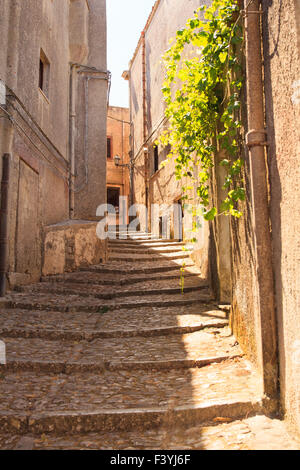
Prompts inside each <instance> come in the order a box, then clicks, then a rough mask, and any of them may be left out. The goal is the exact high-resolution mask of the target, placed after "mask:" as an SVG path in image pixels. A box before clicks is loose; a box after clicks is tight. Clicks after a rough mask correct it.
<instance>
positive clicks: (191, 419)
mask: <svg viewBox="0 0 300 470" xmlns="http://www.w3.org/2000/svg"><path fill="white" fill-rule="evenodd" d="M264 408H265V400H264V399H261V398H260V397H253V399H252V400H250V399H249V400H243V401H235V400H232V401H214V400H210V401H208V402H207V403H205V404H202V405H194V406H179V407H175V408H173V409H170V408H168V407H161V408H146V409H142V408H138V409H123V410H115V409H112V410H103V409H99V410H97V411H93V412H91V411H84V410H82V411H80V412H68V411H66V412H49V413H47V412H46V413H36V414H35V413H33V414H29V413H23V414H22V413H20V414H13V413H3V412H0V428H1V432H2V433H17V434H26V433H30V434H33V435H40V434H42V433H45V434H53V433H55V434H56V435H60V434H65V433H67V434H68V435H70V434H73V435H75V434H79V433H88V432H94V431H98V432H100V431H106V432H113V431H130V430H137V429H138V430H140V431H143V430H148V429H157V428H161V427H170V426H172V427H174V426H186V425H190V426H195V425H199V424H204V423H205V424H207V425H208V424H210V423H211V424H212V423H213V420H214V419H216V418H226V419H230V420H231V421H235V420H238V419H244V418H245V417H247V418H248V417H251V416H255V415H259V414H260V415H261V414H264ZM214 424H215V423H214Z"/></svg>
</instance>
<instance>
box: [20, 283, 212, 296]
mask: <svg viewBox="0 0 300 470" xmlns="http://www.w3.org/2000/svg"><path fill="white" fill-rule="evenodd" d="M59 287H60V286H57V288H55V287H54V288H53V287H51V288H49V289H47V287H46V286H44V285H43V283H41V288H42V290H34V289H33V290H31V287H30V286H25V287H24V286H18V287H17V288H16V289H15V292H20V293H25V294H26V293H27V294H55V295H62V296H64V295H76V296H79V297H83V298H89V297H90V298H94V299H103V300H114V299H119V298H121V297H145V296H147V295H172V294H175V295H180V294H181V293H182V291H181V288H180V287H173V288H172V287H171V288H167V289H149V290H127V291H120V292H107V293H102V292H101V293H97V292H94V293H93V292H84V291H76V290H73V289H69V288H64V287H62V289H61V290H59ZM205 289H209V286H208V285H201V284H200V285H198V286H189V287H185V288H184V290H183V293H185V294H188V293H190V292H197V291H198V290H199V291H200V290H205Z"/></svg>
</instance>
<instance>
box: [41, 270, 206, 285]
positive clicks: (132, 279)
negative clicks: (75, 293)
mask: <svg viewBox="0 0 300 470" xmlns="http://www.w3.org/2000/svg"><path fill="white" fill-rule="evenodd" d="M184 278H185V280H187V281H189V280H191V279H195V280H198V279H201V278H200V276H199V274H195V273H185V274H184ZM141 279H142V280H143V281H144V282H153V281H160V283H161V285H164V283H167V282H169V281H176V282H177V283H178V282H179V280H180V271H176V272H172V271H171V273H169V272H166V273H159V274H157V275H153V274H144V275H143V277H142V278H141V276H140V275H135V274H130V275H128V276H127V277H124V276H122V275H119V276H116V275H107V276H102V275H101V274H99V273H97V272H94V273H93V272H85V273H84V274H83V273H80V272H79V273H78V272H75V273H69V274H62V275H61V274H59V275H53V276H47V277H42V278H41V282H45V283H53V284H56V283H65V282H67V283H75V284H86V285H89V284H92V285H95V286H96V285H98V286H127V285H131V284H137V283H141Z"/></svg>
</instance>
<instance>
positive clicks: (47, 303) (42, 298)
mask: <svg viewBox="0 0 300 470" xmlns="http://www.w3.org/2000/svg"><path fill="white" fill-rule="evenodd" d="M83 298H84V302H83ZM211 300H213V298H212V296H211V295H209V294H205V293H203V294H201V293H198V292H195V293H194V292H191V293H186V294H184V295H181V294H173V295H168V296H166V295H162V297H161V299H158V298H157V297H156V296H149V295H146V296H144V297H143V299H142V300H141V298H138V299H134V298H132V297H123V298H122V301H121V302H118V301H117V300H105V299H96V298H95V297H93V296H87V297H83V296H82V295H67V294H65V295H60V294H52V295H51V296H50V298H49V295H47V294H42V293H41V294H39V293H36V294H33V293H32V294H28V295H26V294H13V295H10V296H7V298H6V300H5V301H4V302H3V304H2V305H3V308H16V309H25V310H53V311H60V312H89V313H95V312H99V313H105V312H106V311H109V310H119V309H126V308H127V309H135V308H142V307H145V308H151V307H152V308H155V307H177V308H180V307H182V306H185V305H197V304H201V303H205V304H207V303H209V302H210V301H211Z"/></svg>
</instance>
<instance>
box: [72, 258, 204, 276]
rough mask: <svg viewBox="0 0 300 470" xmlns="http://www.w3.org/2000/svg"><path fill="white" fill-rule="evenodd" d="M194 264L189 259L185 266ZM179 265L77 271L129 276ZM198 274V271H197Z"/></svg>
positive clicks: (80, 269) (160, 270)
mask: <svg viewBox="0 0 300 470" xmlns="http://www.w3.org/2000/svg"><path fill="white" fill-rule="evenodd" d="M194 267H195V264H194V263H193V262H192V261H191V262H190V263H189V264H186V265H185V268H187V269H188V268H194ZM180 268H181V266H180V265H179V264H178V265H167V266H153V267H148V268H143V269H141V268H135V269H130V270H129V269H114V268H105V267H94V268H93V267H86V266H83V267H80V268H79V271H77V272H88V273H99V274H125V275H126V276H130V275H131V274H150V273H163V272H168V271H178V272H180ZM199 274H200V272H199Z"/></svg>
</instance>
